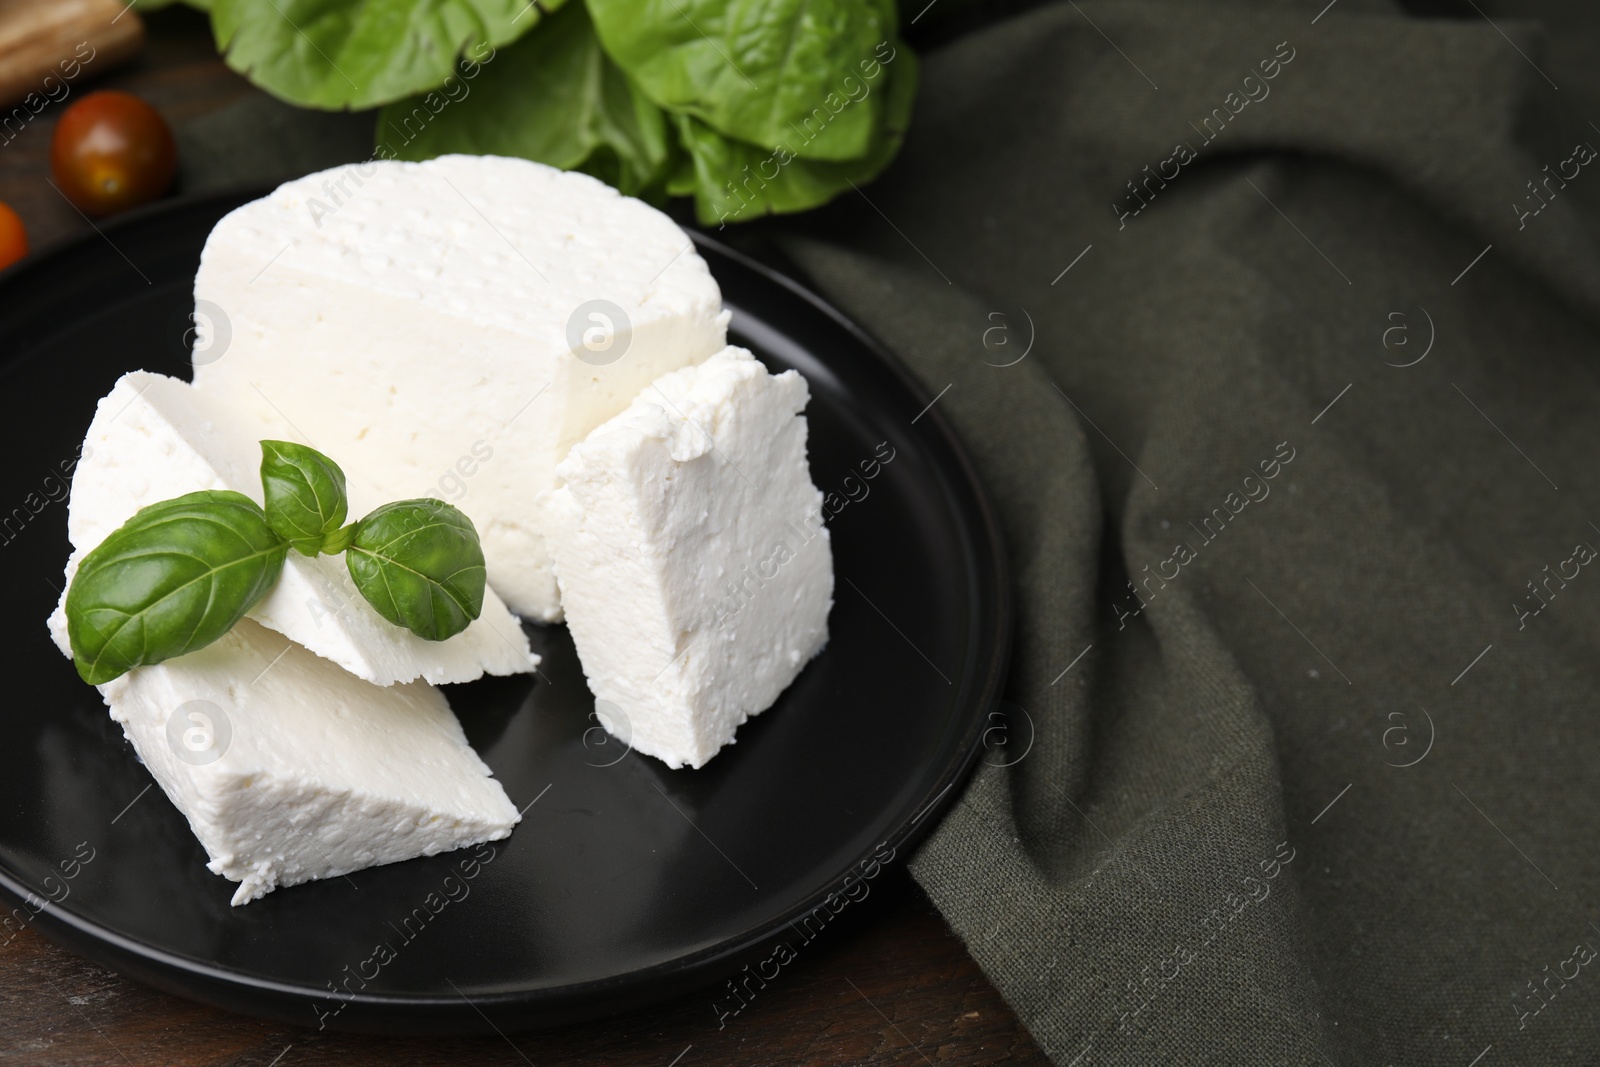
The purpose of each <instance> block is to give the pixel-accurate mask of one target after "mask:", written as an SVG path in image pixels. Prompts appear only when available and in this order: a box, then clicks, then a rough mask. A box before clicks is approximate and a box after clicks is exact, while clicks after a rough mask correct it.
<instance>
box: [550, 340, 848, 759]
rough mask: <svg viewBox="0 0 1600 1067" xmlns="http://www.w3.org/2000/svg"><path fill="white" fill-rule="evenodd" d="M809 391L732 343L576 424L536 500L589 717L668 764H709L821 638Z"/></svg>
mask: <svg viewBox="0 0 1600 1067" xmlns="http://www.w3.org/2000/svg"><path fill="white" fill-rule="evenodd" d="M807 399H808V390H807V388H806V383H805V379H803V378H801V377H800V375H799V374H798V373H796V372H795V371H792V370H791V371H785V372H784V373H782V374H779V375H776V376H774V375H771V374H768V373H767V371H766V368H765V367H763V366H762V365H761V364H760V363H759V362H757V361H756V360H755V358H754V357H753V356H751V354H750V353H749V352H747V351H745V350H744V349H742V348H727V349H725V350H723V351H722V352H719V353H718V354H717V355H715V356H712V357H711V358H710V359H708V360H706V361H705V362H704V363H701V364H699V365H697V366H693V367H687V368H684V369H682V370H678V371H674V372H672V373H670V374H667V375H665V376H663V377H662V378H661V379H659V380H658V381H656V382H655V383H653V384H652V385H651V386H650V387H649V388H647V389H645V390H644V392H642V393H641V394H640V395H639V396H638V398H637V399H635V400H634V401H633V403H632V404H631V405H630V406H629V407H628V409H627V410H626V411H625V412H623V413H622V414H620V415H618V416H616V417H615V418H613V419H611V420H610V421H608V422H606V423H604V424H602V425H601V426H600V427H598V428H597V429H596V430H594V432H592V433H591V434H589V436H588V437H587V438H585V439H584V440H583V441H582V442H581V443H580V444H578V445H577V446H575V447H574V448H573V449H572V451H571V453H570V454H569V455H568V456H567V458H566V459H565V460H563V461H562V462H561V464H560V465H559V466H558V467H557V468H556V472H557V474H558V475H559V476H560V477H561V478H562V479H563V481H564V484H563V485H562V486H561V487H559V488H557V489H555V490H554V491H552V492H550V493H548V494H547V495H546V497H545V498H544V502H543V503H544V510H545V524H546V535H547V538H548V540H549V543H550V546H551V551H552V553H553V555H554V557H555V570H556V577H557V578H558V580H559V581H560V583H561V598H562V603H563V605H564V606H565V608H566V613H567V625H568V628H569V629H570V630H571V632H572V639H573V642H574V643H575V644H576V645H577V649H578V657H579V659H580V660H581V661H582V663H583V670H584V674H586V675H587V676H588V679H589V688H590V689H591V690H593V691H594V695H595V696H596V697H597V698H599V699H598V701H597V714H598V716H599V717H600V718H601V720H602V721H603V722H604V725H605V726H606V728H607V729H608V730H610V731H611V732H612V733H613V734H616V735H618V736H619V737H621V738H622V739H623V740H626V741H628V742H629V743H630V744H631V745H632V746H633V747H634V748H636V749H638V750H639V751H640V752H644V753H646V754H648V755H652V756H655V757H657V758H658V759H660V760H662V761H663V762H665V763H666V764H668V765H669V766H672V767H679V766H682V765H684V764H688V765H689V766H691V767H700V766H702V765H704V763H705V762H706V761H707V760H709V759H710V758H711V757H712V756H714V755H715V754H716V753H717V750H718V749H719V748H721V747H722V746H723V745H725V744H727V743H729V742H730V741H732V740H733V735H734V731H735V730H736V729H737V728H738V727H739V725H740V724H741V723H743V722H744V721H745V720H746V719H748V718H749V717H750V716H752V715H756V714H758V713H760V712H761V711H763V710H765V709H766V708H768V707H770V706H771V705H772V702H773V701H774V700H776V699H777V698H778V694H779V693H781V692H782V691H783V690H784V688H785V687H787V686H788V685H789V683H790V682H792V681H794V679H795V676H796V675H798V674H799V673H800V670H801V668H803V667H804V666H805V665H806V663H807V662H808V661H810V659H811V657H812V656H814V655H816V653H817V652H818V651H819V650H820V649H821V648H822V646H823V644H824V643H825V642H826V641H827V638H828V611H829V609H830V608H831V607H832V604H833V553H832V549H831V547H830V544H829V538H828V530H827V528H826V527H825V526H824V525H823V523H822V494H821V493H820V492H818V491H817V489H816V487H815V486H813V485H812V484H811V476H810V473H809V472H808V470H807V466H806V420H805V417H804V416H803V415H802V414H801V412H802V411H804V410H805V406H806V401H807Z"/></svg>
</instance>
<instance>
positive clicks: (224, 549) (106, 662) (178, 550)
mask: <svg viewBox="0 0 1600 1067" xmlns="http://www.w3.org/2000/svg"><path fill="white" fill-rule="evenodd" d="M287 551H288V546H286V545H285V544H284V543H283V541H282V540H281V539H279V537H278V535H277V534H275V533H273V531H272V528H271V527H270V526H268V525H267V519H266V516H265V515H264V514H263V513H262V510H261V508H260V507H258V506H257V505H256V503H255V501H253V500H251V499H250V498H249V497H247V496H244V495H242V494H239V493H232V492H224V491H207V492H201V493H190V494H188V495H187V496H181V497H178V498H177V499H176V500H168V501H165V502H163V503H160V504H153V505H151V506H150V507H147V508H144V509H143V510H141V511H140V512H139V513H138V514H136V515H135V516H134V517H133V518H131V519H129V520H128V521H127V522H126V523H124V524H123V525H122V527H121V528H120V529H118V530H117V531H116V532H115V533H113V534H112V535H111V536H110V537H108V538H106V539H105V541H103V542H101V544H100V546H99V547H98V548H96V549H95V550H94V551H92V552H90V553H89V554H88V555H86V556H84V557H83V561H82V563H80V564H79V566H78V573H77V575H76V576H75V577H74V578H73V580H72V588H70V589H68V590H67V605H66V607H67V634H68V636H69V638H70V639H71V641H72V658H73V662H74V663H75V664H76V665H77V668H78V674H79V675H81V676H82V677H83V680H84V681H86V682H88V683H90V684H91V685H101V684H104V683H105V682H109V681H111V680H112V679H113V678H116V677H119V676H120V675H122V674H125V673H126V672H128V671H129V670H131V669H133V668H134V667H139V666H144V665H146V664H151V663H160V662H161V661H162V660H167V659H171V658H173V657H174V656H181V655H183V654H184V653H185V652H192V651H194V650H195V649H197V648H203V647H204V646H206V645H209V644H210V643H211V642H213V641H215V640H216V639H217V638H219V637H221V636H222V635H223V634H225V633H227V632H228V631H229V630H230V629H232V628H233V626H234V624H236V623H237V622H238V621H239V620H240V619H242V618H244V616H245V614H246V613H248V612H249V611H250V609H251V608H253V607H255V606H256V604H257V603H258V602H259V601H260V600H261V598H262V597H264V596H266V594H267V592H268V591H269V590H271V589H272V586H273V584H274V583H276V582H277V580H278V574H279V573H280V572H281V571H282V569H283V559H284V555H285V554H286V552H287Z"/></svg>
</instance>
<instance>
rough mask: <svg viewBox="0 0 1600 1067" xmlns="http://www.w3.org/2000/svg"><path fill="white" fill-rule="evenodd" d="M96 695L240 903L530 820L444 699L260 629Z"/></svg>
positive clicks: (251, 626)
mask: <svg viewBox="0 0 1600 1067" xmlns="http://www.w3.org/2000/svg"><path fill="white" fill-rule="evenodd" d="M100 693H101V695H102V696H103V697H104V698H105V700H106V703H107V704H108V705H110V707H111V717H112V718H113V719H115V720H116V721H117V722H118V723H120V724H121V725H122V731H123V733H124V734H125V735H126V736H127V738H128V740H129V741H130V742H132V744H133V747H134V749H135V750H136V751H137V752H138V754H139V758H140V759H141V760H142V761H143V762H144V764H145V766H146V767H148V768H149V769H150V773H151V774H152V775H154V777H155V780H156V783H157V784H158V785H160V786H161V790H162V792H164V793H166V794H167V798H168V799H169V800H171V801H172V803H173V804H174V805H176V806H177V808H178V810H179V811H181V812H182V813H183V814H184V817H185V818H187V819H188V820H189V827H190V829H191V830H193V831H194V835H195V837H197V838H199V839H200V843H201V844H202V845H203V846H205V850H206V854H207V855H208V856H210V857H211V862H210V863H209V864H208V865H207V866H208V867H209V868H210V869H211V871H212V872H213V873H215V874H220V875H222V876H223V877H224V878H227V879H229V880H231V881H235V882H238V883H239V888H238V890H237V891H236V892H235V893H234V895H233V903H234V905H236V906H237V905H240V904H247V903H249V902H250V901H252V900H255V899H257V898H259V897H261V896H263V895H264V894H266V893H269V892H271V891H272V890H273V889H274V888H276V887H277V886H288V885H297V884H299V883H301V882H307V881H311V880H312V879H317V878H334V877H337V876H339V875H345V874H349V873H351V872H352V871H358V870H361V869H362V868H364V867H373V866H376V865H378V864H383V863H395V862H398V861H400V860H406V859H412V858H414V857H417V856H432V855H435V854H437V853H440V852H447V851H449V850H451V849H457V848H462V847H465V846H467V845H472V844H477V843H478V842H482V841H498V840H500V839H502V838H505V837H508V836H509V835H510V834H511V830H512V827H514V826H515V825H516V824H517V822H518V821H520V816H519V815H518V814H517V809H516V807H515V806H514V805H513V804H512V803H511V801H510V800H509V799H508V798H507V797H506V793H505V790H504V788H502V787H501V785H500V783H499V782H497V781H495V780H494V778H492V777H491V776H490V775H491V771H490V770H489V768H488V766H487V765H485V764H484V762H483V761H482V760H481V759H479V758H478V756H477V754H476V753H475V752H473V750H472V748H471V746H469V745H468V744H467V739H466V737H465V735H464V734H463V733H462V731H461V725H460V724H459V723H458V722H457V721H456V718H455V716H454V715H452V714H451V713H450V706H449V705H448V704H447V703H446V702H445V699H444V696H443V695H442V694H441V693H440V692H439V691H438V690H437V689H434V688H432V687H431V686H428V685H425V684H422V683H413V684H411V685H396V686H390V687H389V688H386V689H384V688H379V687H378V686H375V685H371V684H369V683H367V682H364V681H362V680H361V679H359V678H356V677H355V676H354V675H352V674H350V673H348V672H347V671H344V670H341V669H340V668H338V667H335V666H334V665H333V664H331V663H329V662H328V661H327V660H324V659H321V658H319V657H317V656H314V655H312V654H311V653H309V652H307V651H306V650H305V649H303V648H301V647H300V646H299V645H297V644H295V643H294V642H292V641H289V640H288V639H286V638H284V637H282V636H281V635H279V634H275V633H272V632H271V631H269V630H267V629H265V628H263V627H261V626H258V625H256V624H255V623H253V622H250V621H249V620H245V621H243V622H241V623H240V624H239V625H238V626H236V627H234V628H233V629H232V630H231V631H229V632H228V633H227V634H226V635H224V636H223V637H222V639H221V640H219V641H217V642H216V643H214V644H211V645H207V646H206V647H205V648H203V649H200V650H199V651H198V652H191V653H190V654H188V655H186V656H180V657H178V658H177V659H172V660H167V661H166V662H164V663H158V664H156V665H154V666H150V667H137V668H135V669H133V670H132V671H129V672H128V673H127V674H125V675H123V676H122V677H120V678H118V679H116V680H115V681H112V682H108V683H107V684H105V685H103V686H100ZM354 891H355V890H354V889H352V890H351V892H354Z"/></svg>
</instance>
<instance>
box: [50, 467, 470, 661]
mask: <svg viewBox="0 0 1600 1067" xmlns="http://www.w3.org/2000/svg"><path fill="white" fill-rule="evenodd" d="M261 482H262V487H263V489H264V496H265V499H266V501H267V506H266V508H265V509H262V508H261V507H260V506H258V505H257V504H256V502H255V501H253V500H251V499H250V498H249V497H247V496H244V495H243V494H240V493H233V492H225V491H220V490H215V491H207V492H202V493H190V494H189V495H187V496H181V497H178V498H177V499H176V500H168V501H164V502H163V503H160V504H152V505H151V506H150V507H147V508H145V509H144V510H142V511H140V512H139V513H138V514H137V515H135V516H134V517H133V518H131V519H129V520H128V521H127V522H126V523H124V524H123V526H122V527H121V528H120V529H119V530H117V531H116V532H115V533H113V534H112V535H111V536H110V537H108V538H106V539H105V540H104V541H103V542H101V544H100V545H99V547H97V548H95V549H94V550H93V551H91V552H89V553H88V554H87V555H85V556H84V557H83V560H82V562H81V563H79V565H78V572H77V574H76V575H74V576H73V579H72V587H71V588H70V589H68V590H67V603H66V615H67V636H68V638H69V639H70V640H71V642H72V659H73V662H74V663H76V664H77V667H78V673H79V674H80V675H82V676H83V679H84V681H86V682H89V683H91V684H93V685H102V684H104V683H106V682H109V681H111V680H112V679H113V678H116V677H119V676H120V675H123V674H126V673H127V672H128V671H130V670H132V669H133V668H135V667H141V666H146V665H149V664H153V663H160V662H161V661H162V660H167V659H172V658H173V657H174V656H181V655H183V654H184V653H186V652H193V651H195V650H196V649H200V648H204V647H205V646H206V645H209V644H210V643H211V642H213V641H215V640H217V638H219V637H221V636H222V635H223V634H225V633H227V632H228V631H229V630H231V629H233V627H234V626H235V625H236V624H237V623H238V622H239V620H240V619H242V618H244V617H245V616H246V615H247V614H249V612H250V611H251V609H252V608H254V607H255V606H256V605H257V604H259V603H260V602H261V600H262V599H263V598H264V597H265V596H266V595H267V594H268V593H269V592H270V591H271V590H272V587H273V586H274V585H275V584H277V581H278V576H279V574H281V573H282V571H283V562H284V559H285V558H286V557H287V555H288V553H289V548H290V546H291V545H292V546H293V547H294V548H295V549H296V550H297V551H299V552H301V553H303V554H305V555H307V556H314V555H316V554H317V553H319V552H321V553H322V554H324V555H330V556H333V555H338V554H339V553H340V552H344V553H345V565H346V566H347V567H348V568H349V570H350V577H351V578H352V579H354V581H355V585H356V588H357V589H358V590H360V592H361V595H362V596H364V597H366V598H367V600H368V601H370V602H371V604H372V606H373V607H374V608H376V609H377V611H378V613H379V614H380V615H382V616H383V617H384V618H385V619H388V620H389V621H390V622H392V623H394V624H395V625H397V626H404V627H406V628H407V629H409V630H411V631H412V632H413V633H415V634H417V635H418V636H420V637H423V638H426V639H427V640H429V641H443V640H445V639H446V638H448V637H453V636H455V635H456V634H458V633H460V632H461V631H462V630H465V629H466V628H467V625H468V623H470V622H472V620H473V619H476V618H477V617H478V616H479V615H480V614H481V613H482V611H483V590H484V584H485V571H484V565H483V548H482V546H480V545H479V544H478V531H477V529H476V527H474V526H473V525H472V520H471V519H469V518H467V517H466V516H465V515H463V514H462V513H461V512H460V511H457V510H456V509H455V508H453V507H451V506H450V505H449V504H445V503H442V502H440V501H437V500H402V501H400V502H399V503H397V504H388V505H385V506H384V507H381V508H379V509H378V510H376V511H374V512H373V513H372V514H370V515H368V516H367V517H366V518H364V519H362V520H361V521H360V522H357V523H351V524H350V525H348V526H341V525H340V524H341V523H343V522H344V520H345V513H346V512H347V510H348V508H349V505H348V503H347V502H346V498H345V480H344V471H342V470H340V469H339V465H338V464H337V463H335V462H334V461H333V460H331V459H329V458H328V457H327V456H324V455H323V454H322V453H321V452H318V451H317V450H315V449H313V448H307V447H306V446H304V445H297V444H293V443H292V442H289V441H262V442H261Z"/></svg>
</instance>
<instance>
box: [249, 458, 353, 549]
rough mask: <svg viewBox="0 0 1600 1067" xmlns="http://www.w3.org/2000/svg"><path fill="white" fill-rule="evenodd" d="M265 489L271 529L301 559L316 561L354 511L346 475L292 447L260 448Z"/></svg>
mask: <svg viewBox="0 0 1600 1067" xmlns="http://www.w3.org/2000/svg"><path fill="white" fill-rule="evenodd" d="M261 487H262V489H263V490H264V492H265V494H266V502H267V506H266V515H267V525H268V526H271V527H272V529H273V531H274V532H276V533H277V535H278V536H279V537H281V538H283V539H284V540H285V541H287V542H289V544H290V545H292V546H294V548H295V550H296V551H298V552H299V553H300V554H301V555H305V556H315V555H316V554H317V552H318V551H320V550H321V549H322V547H323V543H324V541H325V540H326V538H327V537H328V535H329V534H331V533H333V532H334V531H336V530H337V529H339V527H340V526H342V525H344V520H345V515H346V514H347V513H348V512H349V510H350V504H349V500H348V498H347V497H346V496H345V488H344V471H342V470H340V469H339V465H338V464H337V463H335V462H334V461H333V460H331V459H329V458H328V457H327V456H324V455H323V454H322V453H321V452H318V451H317V450H316V449H314V448H307V447H306V446H305V445H297V444H295V443H294V442H293V441H262V442H261Z"/></svg>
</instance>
